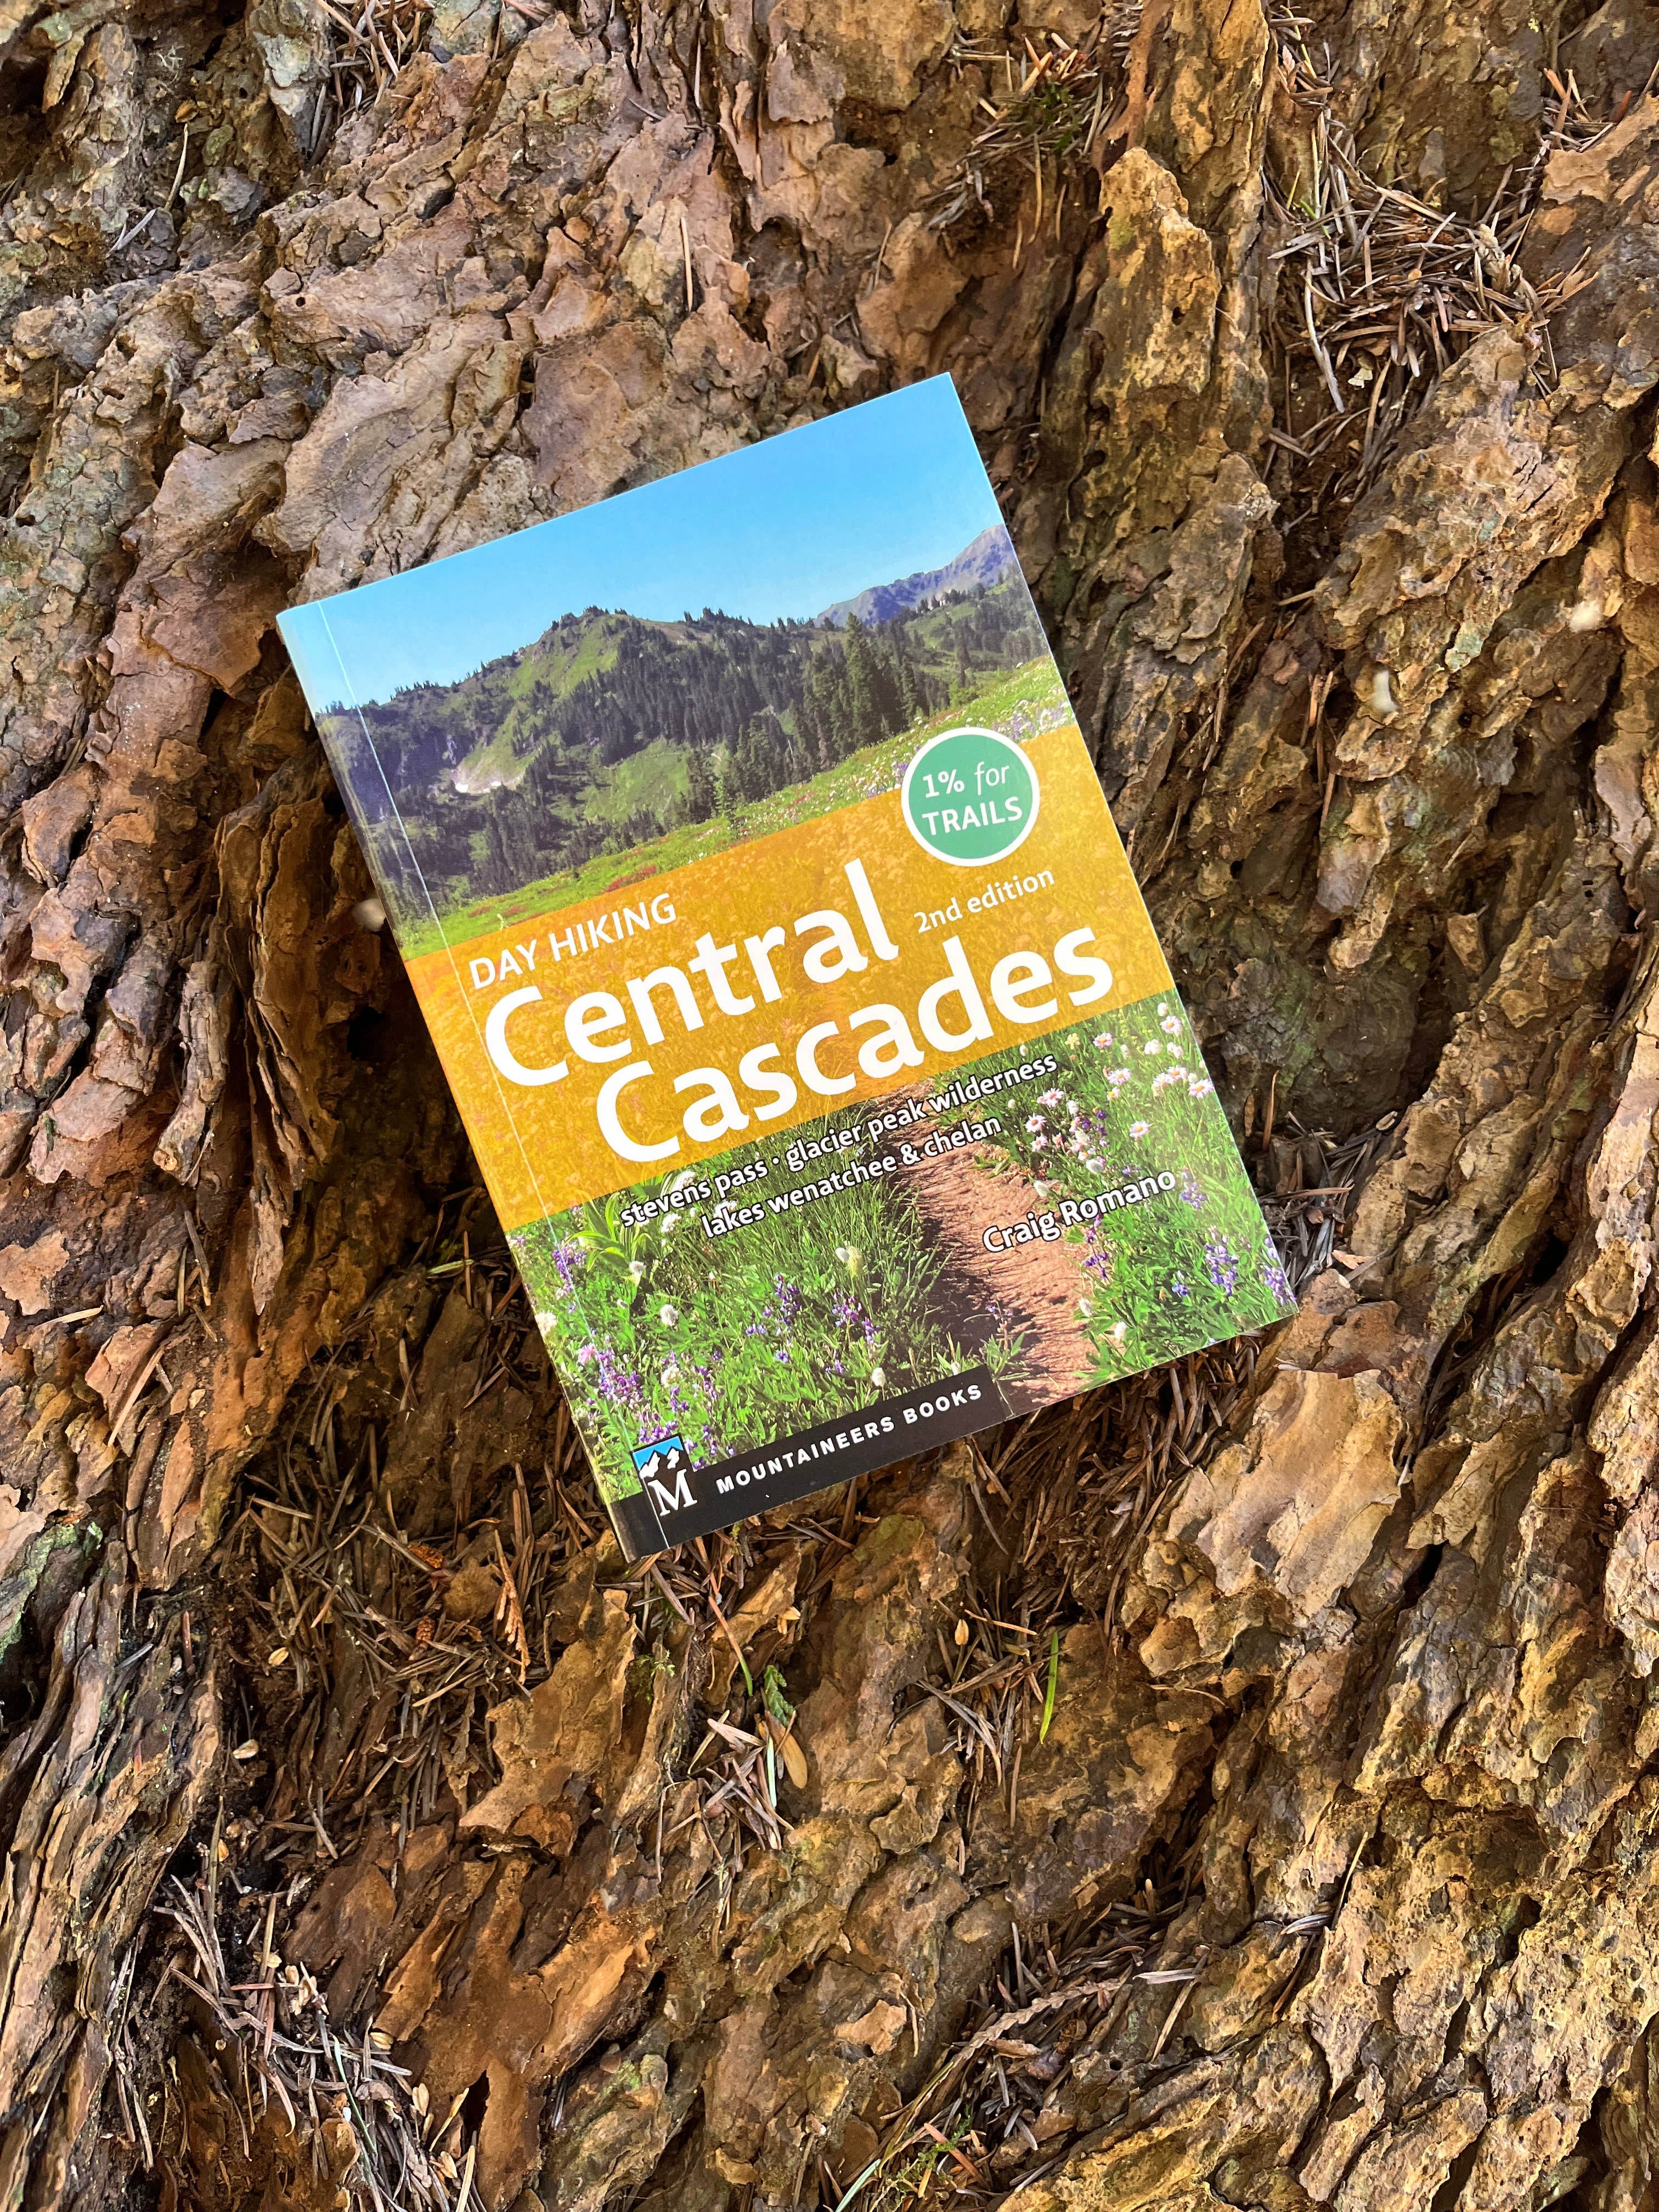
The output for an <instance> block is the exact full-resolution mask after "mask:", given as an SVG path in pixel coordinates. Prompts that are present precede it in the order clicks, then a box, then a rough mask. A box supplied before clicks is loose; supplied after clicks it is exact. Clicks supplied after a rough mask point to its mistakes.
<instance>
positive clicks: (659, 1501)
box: [633, 1437, 697, 1513]
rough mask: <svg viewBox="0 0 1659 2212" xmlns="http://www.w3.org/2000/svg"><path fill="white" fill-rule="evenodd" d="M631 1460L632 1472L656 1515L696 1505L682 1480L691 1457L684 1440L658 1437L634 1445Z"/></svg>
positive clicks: (681, 1438) (688, 1486)
mask: <svg viewBox="0 0 1659 2212" xmlns="http://www.w3.org/2000/svg"><path fill="white" fill-rule="evenodd" d="M633 1459H634V1471H635V1474H637V1475H638V1476H639V1478H640V1480H641V1482H642V1483H643V1484H644V1485H645V1486H646V1489H647V1491H648V1492H650V1495H651V1501H652V1503H653V1505H655V1507H656V1509H657V1510H658V1512H659V1513H678V1512H679V1511H680V1510H682V1509H683V1508H684V1507H685V1506H688V1505H695V1504H696V1502H697V1501H696V1498H694V1497H693V1496H692V1494H691V1485H690V1482H688V1481H687V1480H686V1477H687V1476H688V1475H689V1474H690V1471H691V1455H690V1452H688V1451H687V1450H686V1449H685V1441H684V1437H658V1438H657V1439H656V1441H655V1442H654V1443H648V1444H635V1446H634V1449H633Z"/></svg>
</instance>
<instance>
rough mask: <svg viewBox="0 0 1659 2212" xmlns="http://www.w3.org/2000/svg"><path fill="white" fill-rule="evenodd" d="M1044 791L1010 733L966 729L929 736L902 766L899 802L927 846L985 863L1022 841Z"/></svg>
mask: <svg viewBox="0 0 1659 2212" xmlns="http://www.w3.org/2000/svg"><path fill="white" fill-rule="evenodd" d="M1041 796H1042V793H1040V792H1039V790H1038V788H1037V780H1036V769H1034V768H1033V767H1032V766H1031V763H1030V761H1029V760H1028V759H1027V758H1026V757H1025V755H1024V753H1023V752H1022V751H1021V750H1020V749H1019V747H1018V745H1017V744H1015V743H1014V741H1013V739H1012V738H1005V737H1001V736H1000V735H999V734H998V732H996V731H995V730H979V729H973V728H966V729H960V730H946V731H945V732H944V733H943V735H942V736H939V737H937V738H929V740H928V741H927V744H925V745H924V746H923V747H922V749H921V751H920V752H919V753H918V754H917V755H916V757H915V759H914V760H913V761H912V762H911V763H910V765H909V767H908V769H905V771H904V781H903V784H902V787H900V791H899V803H900V804H901V805H902V807H903V809H904V819H905V822H906V823H907V825H908V829H909V831H910V835H911V836H913V837H914V838H915V841H916V842H917V844H918V845H920V846H921V848H922V850H923V851H924V852H927V853H931V854H933V858H934V859H935V860H948V861H949V862H950V863H951V866H952V867H956V868H982V867H983V866H985V865H986V863H987V861H990V860H1006V858H1007V856H1008V854H1010V853H1012V851H1013V849H1014V848H1015V847H1016V846H1017V845H1023V844H1024V842H1025V840H1026V839H1027V838H1028V837H1029V836H1030V834H1031V825H1032V823H1034V822H1035V821H1036V817H1037V802H1038V799H1040V798H1041Z"/></svg>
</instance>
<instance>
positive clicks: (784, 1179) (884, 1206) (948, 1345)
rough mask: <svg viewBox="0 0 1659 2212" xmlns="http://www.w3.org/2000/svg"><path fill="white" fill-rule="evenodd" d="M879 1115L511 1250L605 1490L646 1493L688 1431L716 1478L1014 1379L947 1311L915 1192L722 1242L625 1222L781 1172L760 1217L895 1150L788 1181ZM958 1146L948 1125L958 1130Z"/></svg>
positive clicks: (687, 1220) (984, 1321)
mask: <svg viewBox="0 0 1659 2212" xmlns="http://www.w3.org/2000/svg"><path fill="white" fill-rule="evenodd" d="M861 1110H862V1111H863V1112H865V1113H874V1112H876V1111H878V1110H879V1102H876V1101H871V1102H867V1103H866V1106H865V1108H864V1109H858V1108H856V1107H855V1108H854V1109H849V1110H848V1111H847V1112H845V1113H842V1114H840V1115H828V1116H826V1117H825V1118H824V1119H823V1120H822V1121H815V1122H807V1123H805V1124H803V1125H801V1126H800V1127H796V1128H793V1129H791V1130H788V1131H787V1132H786V1133H783V1134H781V1135H779V1136H775V1137H770V1138H762V1139H759V1140H758V1141H757V1142H754V1143H750V1144H747V1145H744V1146H738V1148H737V1149H736V1150H734V1151H733V1152H730V1153H726V1154H723V1155H721V1157H720V1158H718V1159H714V1160H708V1161H704V1162H702V1163H701V1164H700V1165H699V1166H698V1168H697V1169H696V1170H695V1172H694V1171H691V1170H680V1171H679V1172H678V1173H677V1174H676V1175H674V1176H665V1177H663V1178H662V1179H661V1180H660V1181H658V1182H652V1183H642V1184H639V1185H637V1186H635V1188H633V1189H631V1190H626V1191H622V1192H619V1193H617V1194H615V1195H614V1196H612V1197H611V1198H609V1199H605V1200H592V1201H590V1202H589V1203H588V1204H587V1205H585V1206H576V1207H574V1208H572V1209H571V1211H570V1212H567V1213H563V1214H561V1215H558V1216H557V1217H556V1218H553V1219H551V1220H547V1221H541V1222H537V1223H535V1224H533V1225H532V1226H531V1227H529V1228H526V1229H521V1230H518V1231H514V1232H513V1236H512V1237H511V1238H510V1240H509V1241H510V1243H512V1246H513V1254H514V1256H515V1258H516V1259H517V1261H518V1263H519V1268H520V1273H522V1275H523V1276H524V1279H525V1283H526V1288H527V1289H528V1291H529V1292H530V1298H531V1304H532V1306H533V1307H534V1308H535V1310H536V1319H537V1322H538V1324H539V1325H540V1327H541V1328H542V1330H543V1333H544V1335H545V1336H546V1338H547V1340H548V1342H549V1345H550V1348H551V1349H552V1351H553V1352H554V1354H555V1357H556V1359H557V1361H558V1364H559V1369H560V1372H561V1375H562V1378H563V1381H564V1384H565V1389H566V1395H567V1397H568V1401H569V1403H570V1407H571V1410H572V1412H573V1413H574V1415H575V1418H576V1420H577V1423H578V1425H579V1426H580V1429H581V1431H582V1433H583V1436H584V1437H585V1438H586V1443H587V1446H588V1450H589V1454H590V1455H591V1457H592V1462H593V1467H594V1471H595V1474H597V1476H598V1477H599V1483H600V1486H601V1488H602V1489H603V1490H604V1491H605V1494H606V1495H607V1496H608V1497H611V1498H621V1497H627V1496H629V1495H631V1494H632V1493H633V1492H635V1491H636V1490H637V1489H638V1488H639V1480H638V1478H637V1477H636V1475H635V1473H634V1469H633V1462H632V1461H631V1459H630V1458H629V1449H630V1447H631V1446H633V1445H635V1444H639V1443H647V1442H650V1441H653V1440H654V1439H655V1438H657V1437H662V1436H667V1435H670V1434H672V1433H674V1432H675V1431H678V1433H679V1434H680V1435H682V1436H683V1437H684V1439H685V1442H686V1444H687V1445H688V1447H689V1448H690V1452H691V1454H692V1457H693V1459H694V1460H695V1461H696V1462H698V1463H700V1464H702V1465H705V1466H706V1465H708V1463H709V1462H711V1461H714V1460H720V1459H725V1458H727V1457H730V1456H731V1455H733V1454H736V1453H738V1452H742V1451H746V1450H750V1449H758V1448H759V1447H760V1446H761V1445H763V1444H766V1443H772V1442H774V1441H775V1440H776V1439H777V1438H779V1437H785V1436H788V1435H790V1434H791V1433H792V1432H793V1431H798V1430H800V1429H805V1428H810V1427H811V1426H813V1425H816V1424H817V1423H818V1422H820V1421H825V1420H831V1419H836V1418H838V1417H842V1416H844V1417H845V1418H847V1419H854V1418H855V1417H856V1415H857V1414H858V1413H859V1411H860V1409H861V1408H863V1407H868V1406H870V1405H872V1404H873V1403H874V1402H875V1401H877V1400H878V1399H880V1398H884V1397H891V1396H893V1395H896V1393H898V1392H901V1391H904V1390H908V1389H912V1388H914V1387H916V1386H919V1385H921V1384H925V1383H935V1382H940V1381H943V1380H944V1379H945V1377H947V1376H952V1375H957V1374H960V1373H961V1372H962V1371H963V1370H964V1369H965V1368H968V1367H972V1366H977V1365H980V1364H984V1365H986V1366H988V1367H989V1368H990V1370H991V1371H992V1373H993V1374H994V1375H996V1376H999V1377H1000V1378H1006V1379H1010V1380H1012V1379H1017V1376H1018V1367H1019V1345H1018V1340H1017V1339H1015V1338H1013V1337H1012V1336H1011V1335H1010V1334H1009V1333H1008V1331H1007V1329H1006V1324H1004V1323H1003V1322H1001V1321H1000V1317H999V1316H996V1315H995V1314H994V1313H993V1312H992V1311H991V1310H989V1309H988V1308H987V1309H986V1310H981V1311H974V1312H965V1311H963V1310H961V1309H960V1308H959V1307H958V1306H957V1305H956V1304H953V1303H952V1302H951V1298H950V1297H949V1295H948V1291H947V1286H946V1281H945V1255H943V1254H942V1253H941V1252H940V1251H939V1248H938V1245H937V1243H936V1242H935V1241H934V1240H933V1239H932V1238H931V1237H929V1236H928V1234H927V1230H926V1227H925V1225H923V1223H922V1222H921V1219H920V1218H919V1216H918V1214H917V1211H916V1207H915V1202H914V1200H912V1198H911V1196H910V1194H909V1192H908V1190H907V1189H906V1188H905V1187H904V1186H903V1184H902V1183H901V1182H893V1181H891V1180H890V1179H888V1178H886V1177H883V1178H882V1179H880V1180H879V1181H874V1182H865V1183H858V1184H855V1185H854V1186H853V1188H850V1189H848V1190H842V1191H836V1192H833V1193H831V1194H829V1195H828V1196H826V1197H823V1198H819V1199H816V1200H812V1201H811V1203H810V1204H807V1205H804V1206H800V1207H799V1208H793V1209H790V1210H788V1211H787V1212H772V1211H770V1209H768V1211H767V1212H765V1213H764V1215H763V1218H761V1219H760V1220H759V1221H757V1222H755V1223H753V1224H750V1225H746V1226H744V1227H742V1228H739V1229H736V1230H734V1231H732V1233H731V1234H730V1235H728V1236H726V1237H719V1238H716V1239H713V1240H711V1239H710V1238H709V1237H707V1236H706V1235H705V1234H704V1232H703V1230H702V1225H701V1217H702V1215H703V1214H705V1213H707V1212H709V1211H710V1210H711V1205H712V1201H711V1202H710V1203H708V1204H700V1205H696V1206H690V1207H689V1208H687V1209H685V1210H684V1211H679V1212H670V1213H667V1214H665V1215H661V1216H659V1217H658V1218H656V1219H654V1220H653V1221H650V1222H647V1223H646V1224H644V1225H643V1226H639V1227H634V1226H629V1225H624V1224H623V1220H622V1213H623V1209H624V1207H626V1206H629V1204H630V1203H632V1204H637V1203H638V1202H639V1201H641V1200H644V1199H647V1198H654V1197H657V1196H659V1195H661V1194H664V1193H665V1192H667V1191H669V1190H670V1189H671V1188H678V1187H680V1186H682V1185H684V1184H685V1183H687V1182H695V1181H696V1179H697V1178H698V1177H699V1176H702V1177H703V1178H705V1179H712V1177H713V1176H714V1172H715V1171H716V1170H726V1171H727V1172H731V1171H732V1170H738V1169H742V1168H744V1167H751V1166H752V1165H753V1164H754V1163H755V1162H757V1161H762V1162H764V1164H765V1173H764V1175H763V1176H760V1177H757V1179H755V1180H752V1181H750V1182H744V1184H743V1185H742V1186H741V1187H740V1188H738V1189H737V1190H736V1191H734V1192H733V1194H732V1202H733V1203H734V1204H760V1205H763V1206H764V1205H765V1204H766V1202H767V1200H769V1199H775V1198H776V1197H778V1196H779V1195H780V1194H781V1193H783V1192H785V1191H788V1190H791V1189H793V1188H797V1187H798V1186H799V1185H800V1184H802V1183H805V1182H811V1181H813V1180H815V1179H817V1178H821V1177H823V1176H826V1175H828V1174H830V1173H833V1172H834V1171H835V1170H837V1169H841V1168H845V1167H846V1166H848V1165H849V1164H851V1163H852V1162H853V1161H854V1160H867V1159H868V1158H870V1157H871V1156H872V1153H879V1152H882V1151H884V1150H886V1149H889V1148H890V1147H891V1146H892V1145H893V1144H894V1142H895V1140H894V1139H892V1138H891V1137H887V1138H881V1139H876V1140H874V1141H873V1142H870V1143H866V1142H864V1141H863V1140H862V1139H860V1141H859V1142H858V1143H856V1144H855V1145H854V1146H851V1147H849V1148H848V1149H846V1150H843V1151H840V1152H836V1154H835V1155H834V1156H833V1157H829V1158H824V1159H822V1160H818V1161H811V1162H805V1163H804V1164H802V1165H800V1166H799V1168H797V1169H795V1170H791V1169H790V1167H789V1165H788V1154H789V1148H790V1146H795V1145H801V1144H803V1143H805V1141H806V1140H808V1139H814V1138H817V1137H820V1136H822V1135H823V1133H824V1132H825V1131H826V1130H828V1129H829V1128H830V1127H842V1128H845V1127H849V1126H851V1125H852V1124H854V1123H855V1122H856V1121H858V1120H859V1118H860V1111H861ZM947 1126H948V1125H947Z"/></svg>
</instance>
